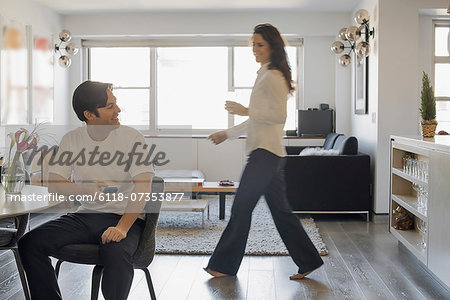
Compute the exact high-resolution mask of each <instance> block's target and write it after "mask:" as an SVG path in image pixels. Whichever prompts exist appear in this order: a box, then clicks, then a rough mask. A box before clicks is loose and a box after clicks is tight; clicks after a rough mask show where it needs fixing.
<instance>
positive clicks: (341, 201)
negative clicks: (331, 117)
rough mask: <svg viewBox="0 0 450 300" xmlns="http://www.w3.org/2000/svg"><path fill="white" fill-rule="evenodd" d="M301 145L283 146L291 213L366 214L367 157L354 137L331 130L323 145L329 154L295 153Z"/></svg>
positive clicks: (368, 179)
mask: <svg viewBox="0 0 450 300" xmlns="http://www.w3.org/2000/svg"><path fill="white" fill-rule="evenodd" d="M304 148H305V147H295V146H294V147H293V146H287V147H286V151H287V153H288V155H287V156H286V159H287V161H286V166H285V178H286V190H287V191H286V192H287V197H288V200H289V202H290V204H291V206H292V209H293V211H295V212H319V213H326V212H328V213H336V212H342V213H344V212H350V213H367V215H368V213H369V208H370V188H371V183H370V157H369V156H368V155H367V154H364V153H359V152H358V141H357V139H356V138H355V137H348V136H344V135H341V134H336V133H331V134H329V135H328V136H327V138H326V140H325V143H324V146H323V148H325V149H335V150H338V152H339V154H338V155H332V156H313V155H311V156H299V155H298V154H299V153H300V151H301V150H303V149H304Z"/></svg>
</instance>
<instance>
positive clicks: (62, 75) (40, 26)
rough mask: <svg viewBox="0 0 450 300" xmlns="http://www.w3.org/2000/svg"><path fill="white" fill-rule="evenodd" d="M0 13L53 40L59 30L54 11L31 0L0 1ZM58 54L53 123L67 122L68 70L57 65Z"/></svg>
mask: <svg viewBox="0 0 450 300" xmlns="http://www.w3.org/2000/svg"><path fill="white" fill-rule="evenodd" d="M0 14H1V15H2V16H3V17H4V18H8V19H13V20H15V21H19V22H21V23H22V24H24V25H31V26H32V28H34V29H37V30H40V31H42V32H49V33H53V34H54V38H55V42H56V39H57V35H58V33H59V32H60V31H61V29H62V27H61V17H60V15H59V14H57V13H55V12H54V11H52V10H50V9H48V8H46V7H44V6H41V5H39V4H37V3H35V2H33V1H31V0H14V1H0ZM57 59H58V56H56V55H55V68H54V71H55V72H54V83H55V86H54V87H55V88H54V111H55V112H56V113H55V114H54V123H55V124H65V123H67V122H68V120H67V118H68V112H69V109H68V101H67V95H68V90H67V84H68V71H67V70H65V69H62V68H60V67H59V66H58V65H57Z"/></svg>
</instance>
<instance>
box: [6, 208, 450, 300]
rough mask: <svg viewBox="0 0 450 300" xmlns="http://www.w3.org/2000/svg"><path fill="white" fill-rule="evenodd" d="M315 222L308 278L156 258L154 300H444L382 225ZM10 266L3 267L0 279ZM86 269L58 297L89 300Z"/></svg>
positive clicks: (255, 260) (138, 286)
mask: <svg viewBox="0 0 450 300" xmlns="http://www.w3.org/2000/svg"><path fill="white" fill-rule="evenodd" d="M314 217H315V220H316V223H317V225H318V226H319V228H320V232H321V234H322V237H323V239H324V241H325V243H326V244H327V247H328V250H329V255H328V256H325V257H323V259H324V262H325V264H324V266H322V267H321V268H320V269H318V270H316V271H315V272H313V273H311V274H310V275H309V276H308V279H304V280H300V281H291V280H289V279H288V277H289V275H291V274H293V273H295V272H296V266H295V265H294V263H293V262H292V260H291V259H290V257H286V256H264V257H260V256H246V257H245V258H244V260H243V263H242V265H241V268H240V270H239V273H238V275H237V276H236V277H229V278H217V279H214V278H211V276H209V275H208V274H207V273H206V272H204V271H203V269H202V267H204V266H206V264H207V261H208V258H209V257H208V256H192V255H156V256H155V260H154V261H153V263H152V264H151V265H150V267H149V270H150V272H151V274H152V279H153V283H154V286H155V290H156V294H157V296H158V299H170V300H173V299H282V300H285V299H368V300H371V299H408V300H410V299H450V292H449V291H448V290H447V289H445V288H444V287H443V286H441V285H440V284H439V283H438V282H437V281H436V280H435V279H434V278H433V276H431V275H430V274H429V273H427V272H426V271H425V270H424V267H423V265H421V263H420V262H419V261H418V260H416V259H415V257H414V256H413V255H411V254H410V253H409V252H408V250H407V249H406V248H405V247H403V246H402V245H401V244H398V242H397V240H396V239H395V238H393V237H392V235H391V234H390V233H388V231H387V224H374V223H366V222H365V219H364V218H363V217H360V216H314ZM5 255H9V254H7V253H0V263H1V262H2V261H3V262H6V261H7V256H5ZM12 266H13V265H10V263H7V264H6V265H5V266H4V267H2V268H1V269H0V276H1V275H2V274H5V273H4V272H3V269H5V268H6V269H5V270H7V269H8V270H9V269H10V268H11V267H12ZM91 271H92V267H90V266H82V265H75V264H70V263H64V264H63V265H62V267H61V275H60V280H59V282H60V286H61V290H62V293H63V297H64V299H68V300H70V299H77V300H78V299H89V294H90V276H91ZM9 272H11V271H10V270H9ZM1 278H2V279H3V282H0V299H23V293H22V291H21V290H20V285H19V281H18V278H17V274H16V275H14V274H13V275H11V276H10V277H8V278H3V276H2V277H1ZM6 286H8V288H7V290H5V287H6ZM149 298H150V296H149V294H148V289H147V286H146V283H145V277H144V274H143V273H142V272H141V271H139V270H136V271H135V278H134V281H133V286H132V288H131V292H130V297H129V299H139V300H141V299H149ZM100 299H102V298H101V297H100Z"/></svg>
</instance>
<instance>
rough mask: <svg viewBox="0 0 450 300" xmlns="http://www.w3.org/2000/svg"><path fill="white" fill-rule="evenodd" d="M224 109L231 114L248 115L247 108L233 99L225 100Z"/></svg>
mask: <svg viewBox="0 0 450 300" xmlns="http://www.w3.org/2000/svg"><path fill="white" fill-rule="evenodd" d="M225 109H226V110H227V111H228V112H229V113H230V114H233V115H239V116H248V108H247V107H245V106H243V105H242V104H239V103H237V102H234V101H225Z"/></svg>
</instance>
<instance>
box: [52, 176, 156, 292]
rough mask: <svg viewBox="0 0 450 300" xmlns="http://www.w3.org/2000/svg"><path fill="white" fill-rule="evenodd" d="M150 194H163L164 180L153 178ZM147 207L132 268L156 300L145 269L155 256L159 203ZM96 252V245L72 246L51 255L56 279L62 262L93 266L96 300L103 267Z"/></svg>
mask: <svg viewBox="0 0 450 300" xmlns="http://www.w3.org/2000/svg"><path fill="white" fill-rule="evenodd" d="M152 193H164V180H163V179H162V178H160V177H153V180H152ZM147 205H152V207H151V209H147V210H146V213H145V226H144V230H143V231H142V235H141V239H140V241H139V245H138V248H137V250H136V252H135V253H134V255H133V267H134V268H135V269H141V270H142V271H144V273H145V278H146V280H147V285H148V289H149V292H150V297H151V299H153V300H154V299H156V294H155V290H154V288H153V283H152V279H151V276H150V272H149V270H148V269H147V267H148V266H149V265H150V263H151V262H152V261H153V257H154V255H155V233H156V225H157V223H158V217H159V210H160V207H161V202H159V201H150V202H149V203H148V204H147ZM98 252H99V246H98V245H96V244H72V245H67V246H64V247H63V248H61V249H60V250H59V252H58V253H55V254H52V256H53V257H55V258H57V259H58V262H57V264H56V267H55V272H56V277H58V275H59V270H60V267H61V264H62V263H63V262H64V261H68V262H72V263H78V264H85V265H95V267H94V270H93V271H92V289H91V299H92V300H96V299H97V298H98V292H99V288H100V280H101V277H102V274H103V266H102V265H100V258H99V256H98Z"/></svg>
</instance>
